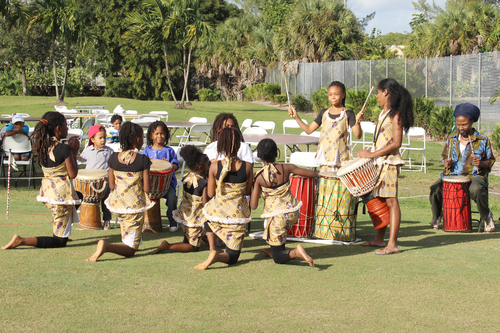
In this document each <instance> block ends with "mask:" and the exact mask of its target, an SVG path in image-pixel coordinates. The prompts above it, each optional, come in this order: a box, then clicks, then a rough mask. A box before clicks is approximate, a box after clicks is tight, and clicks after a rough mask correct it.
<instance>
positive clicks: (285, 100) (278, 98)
mask: <svg viewBox="0 0 500 333" xmlns="http://www.w3.org/2000/svg"><path fill="white" fill-rule="evenodd" d="M271 100H272V102H274V103H279V104H280V105H283V104H287V103H288V97H286V95H283V94H279V95H274V96H273V97H272V99H271Z"/></svg>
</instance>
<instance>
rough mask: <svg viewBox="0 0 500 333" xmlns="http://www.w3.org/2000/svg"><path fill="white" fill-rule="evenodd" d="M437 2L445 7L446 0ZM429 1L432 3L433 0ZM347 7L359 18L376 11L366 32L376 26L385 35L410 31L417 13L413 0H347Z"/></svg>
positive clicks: (436, 0)
mask: <svg viewBox="0 0 500 333" xmlns="http://www.w3.org/2000/svg"><path fill="white" fill-rule="evenodd" d="M435 2H436V5H438V6H439V7H441V8H444V5H445V3H446V0H435ZM427 3H432V0H430V1H427ZM347 7H348V8H349V9H351V10H352V11H353V12H354V14H355V15H356V16H357V17H358V18H363V17H365V16H366V15H368V14H371V13H373V12H375V17H374V18H373V19H372V20H371V21H370V22H369V23H368V25H367V26H366V33H371V31H372V29H373V28H376V29H377V30H380V31H381V33H382V34H383V35H385V34H387V33H389V32H401V33H404V32H405V31H406V32H410V31H411V28H410V22H411V19H412V14H416V13H417V12H416V11H415V9H414V8H413V5H412V2H411V0H347Z"/></svg>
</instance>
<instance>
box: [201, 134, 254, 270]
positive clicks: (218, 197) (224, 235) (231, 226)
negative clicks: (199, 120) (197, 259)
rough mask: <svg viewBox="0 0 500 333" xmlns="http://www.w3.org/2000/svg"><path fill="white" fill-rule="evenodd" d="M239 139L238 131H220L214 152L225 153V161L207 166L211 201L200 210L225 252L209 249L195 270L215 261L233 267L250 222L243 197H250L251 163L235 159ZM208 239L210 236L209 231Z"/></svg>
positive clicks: (247, 205)
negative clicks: (224, 247) (207, 254)
mask: <svg viewBox="0 0 500 333" xmlns="http://www.w3.org/2000/svg"><path fill="white" fill-rule="evenodd" d="M241 140H242V135H241V132H240V131H239V129H238V128H234V127H226V128H224V129H222V130H221V132H220V135H219V138H218V140H217V151H218V153H220V154H224V155H225V158H224V160H222V161H217V162H214V163H212V165H211V166H210V170H209V172H208V189H207V192H208V196H209V197H210V198H212V199H211V200H210V201H209V202H208V203H207V204H206V205H205V207H204V208H203V214H204V215H205V218H206V219H207V220H208V226H209V227H210V229H211V230H212V231H213V232H214V233H215V235H217V237H219V238H220V239H221V240H222V241H223V242H224V243H225V244H226V247H227V249H226V252H223V253H219V251H218V250H215V249H214V250H210V254H209V256H208V259H207V260H206V261H205V262H203V263H201V264H199V265H197V266H195V267H194V268H195V269H200V270H204V269H207V268H208V266H210V265H212V264H213V263H215V262H224V263H227V264H228V265H232V264H235V263H236V262H237V261H238V258H239V257H240V253H241V249H242V247H243V240H244V238H245V231H246V227H245V226H246V224H247V223H248V222H250V220H251V219H252V215H251V214H250V206H249V204H248V201H247V199H246V197H245V196H247V195H250V193H251V192H252V184H253V168H252V163H249V162H243V161H241V160H240V159H239V158H238V157H237V153H238V150H239V148H240V143H241ZM207 237H208V238H209V239H210V237H211V235H210V233H208V232H207Z"/></svg>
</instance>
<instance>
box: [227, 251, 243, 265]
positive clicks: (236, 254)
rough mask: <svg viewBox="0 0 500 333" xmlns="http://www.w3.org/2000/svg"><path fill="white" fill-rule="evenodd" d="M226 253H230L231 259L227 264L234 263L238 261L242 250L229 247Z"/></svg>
mask: <svg viewBox="0 0 500 333" xmlns="http://www.w3.org/2000/svg"><path fill="white" fill-rule="evenodd" d="M226 253H227V254H228V255H229V261H228V262H227V264H228V265H234V264H236V263H237V262H238V259H239V257H240V253H241V251H235V250H231V249H229V248H227V249H226Z"/></svg>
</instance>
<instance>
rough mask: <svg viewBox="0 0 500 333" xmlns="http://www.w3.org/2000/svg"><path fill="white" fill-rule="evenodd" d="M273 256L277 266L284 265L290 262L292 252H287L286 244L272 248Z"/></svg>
mask: <svg viewBox="0 0 500 333" xmlns="http://www.w3.org/2000/svg"><path fill="white" fill-rule="evenodd" d="M271 254H272V255H273V260H274V262H275V263H277V264H284V263H285V262H287V261H290V260H291V259H292V258H290V250H285V244H283V245H280V246H271Z"/></svg>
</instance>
